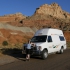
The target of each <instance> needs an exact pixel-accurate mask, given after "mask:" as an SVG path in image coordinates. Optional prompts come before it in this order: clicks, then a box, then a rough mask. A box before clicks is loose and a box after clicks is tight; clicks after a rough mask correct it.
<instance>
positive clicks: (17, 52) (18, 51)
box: [1, 48, 41, 61]
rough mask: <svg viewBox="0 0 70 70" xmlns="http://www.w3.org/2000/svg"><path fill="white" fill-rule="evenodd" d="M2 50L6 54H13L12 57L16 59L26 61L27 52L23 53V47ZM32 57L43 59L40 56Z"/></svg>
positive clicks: (33, 57)
mask: <svg viewBox="0 0 70 70" xmlns="http://www.w3.org/2000/svg"><path fill="white" fill-rule="evenodd" d="M1 51H2V53H3V54H4V55H9V56H12V57H14V58H16V59H19V60H22V61H25V58H26V54H25V53H23V54H22V49H18V48H14V49H10V48H5V49H1ZM31 58H32V59H41V58H40V57H38V56H31Z"/></svg>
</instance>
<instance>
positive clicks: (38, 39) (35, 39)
mask: <svg viewBox="0 0 70 70" xmlns="http://www.w3.org/2000/svg"><path fill="white" fill-rule="evenodd" d="M46 38H47V35H42V36H34V37H33V38H32V39H31V42H46Z"/></svg>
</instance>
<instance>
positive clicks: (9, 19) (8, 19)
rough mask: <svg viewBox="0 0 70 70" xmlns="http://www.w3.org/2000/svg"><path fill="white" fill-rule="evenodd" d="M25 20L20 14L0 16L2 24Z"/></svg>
mask: <svg viewBox="0 0 70 70" xmlns="http://www.w3.org/2000/svg"><path fill="white" fill-rule="evenodd" d="M25 18H26V16H24V15H23V14H21V13H16V14H9V15H4V16H0V22H2V23H7V22H14V21H19V20H22V19H25Z"/></svg>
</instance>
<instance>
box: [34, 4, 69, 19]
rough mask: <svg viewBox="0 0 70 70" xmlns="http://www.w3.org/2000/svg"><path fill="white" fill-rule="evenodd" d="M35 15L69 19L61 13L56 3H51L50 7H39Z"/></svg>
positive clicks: (66, 14)
mask: <svg viewBox="0 0 70 70" xmlns="http://www.w3.org/2000/svg"><path fill="white" fill-rule="evenodd" d="M37 14H41V15H43V14H45V15H51V16H54V17H57V18H62V19H65V18H67V19H70V14H69V13H67V12H65V11H63V10H62V9H61V7H60V6H59V5H58V4H57V3H53V4H51V5H48V4H44V5H42V6H40V7H39V8H37V9H36V11H35V15H37Z"/></svg>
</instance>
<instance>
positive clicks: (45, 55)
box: [41, 50, 48, 60]
mask: <svg viewBox="0 0 70 70" xmlns="http://www.w3.org/2000/svg"><path fill="white" fill-rule="evenodd" d="M47 56H48V52H47V50H44V51H43V52H42V54H41V57H42V59H43V60H45V59H46V58H47Z"/></svg>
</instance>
